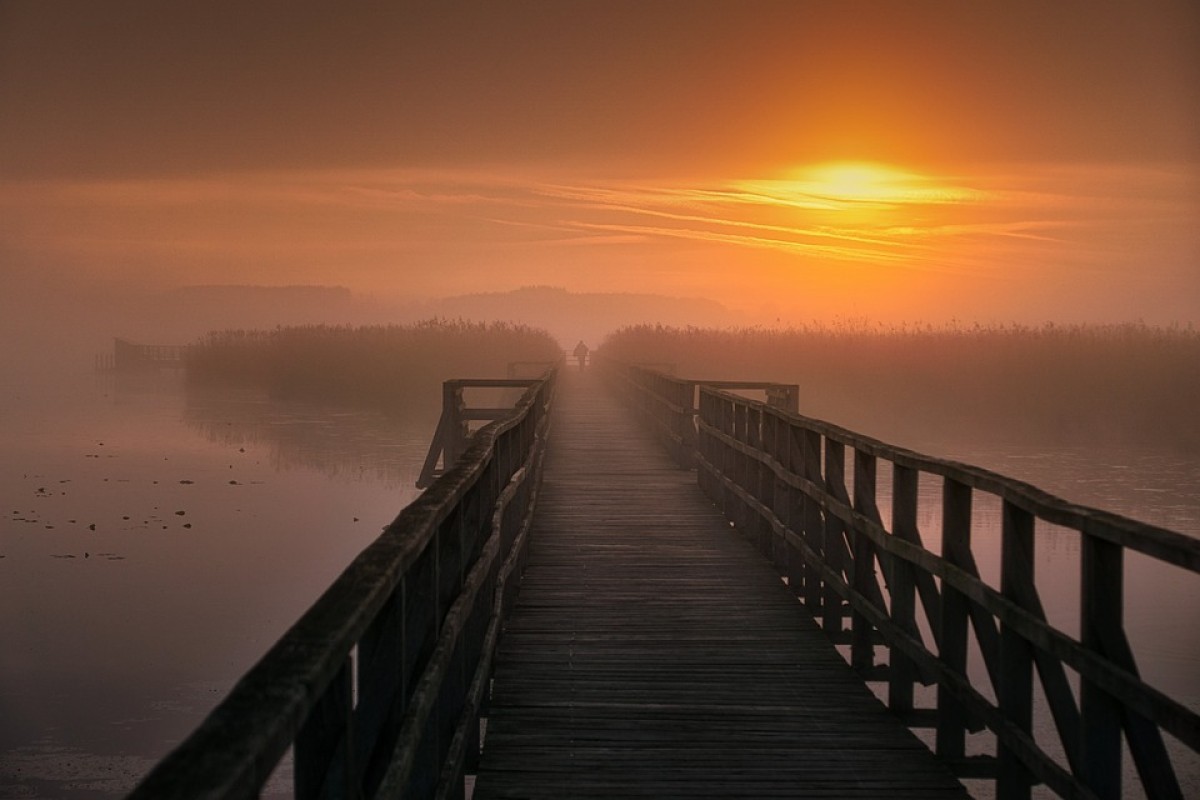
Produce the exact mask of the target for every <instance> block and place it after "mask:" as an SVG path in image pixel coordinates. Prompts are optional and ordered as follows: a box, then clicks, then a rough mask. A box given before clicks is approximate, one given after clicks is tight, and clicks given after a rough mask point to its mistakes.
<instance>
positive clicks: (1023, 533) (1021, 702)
mask: <svg viewBox="0 0 1200 800" xmlns="http://www.w3.org/2000/svg"><path fill="white" fill-rule="evenodd" d="M1001 513H1002V517H1001V530H1000V536H1001V539H1000V592H1001V594H1003V595H1004V596H1005V597H1007V598H1008V599H1009V600H1012V601H1013V602H1014V603H1016V604H1017V605H1021V604H1023V601H1024V598H1025V597H1027V596H1028V594H1029V592H1031V591H1033V585H1034V584H1033V515H1032V514H1030V513H1029V512H1028V511H1026V510H1024V509H1022V508H1019V507H1017V506H1015V505H1013V504H1012V503H1011V502H1009V501H1007V500H1005V501H1004V505H1003V510H1002V512H1001ZM997 693H998V694H999V698H998V700H999V703H1000V711H1001V713H1002V714H1003V715H1004V717H1005V718H1006V719H1007V720H1008V721H1009V722H1011V723H1012V724H1013V725H1015V726H1017V727H1018V728H1019V729H1020V730H1022V731H1024V732H1025V733H1027V734H1031V732H1032V730H1033V647H1032V646H1031V645H1030V644H1029V642H1028V641H1026V640H1025V638H1024V637H1022V636H1021V635H1020V634H1019V633H1017V632H1016V631H1014V630H1013V629H1012V628H1011V627H1009V626H1008V625H1005V624H1003V623H1001V625H1000V686H999V687H998V692H997ZM996 755H997V758H998V760H999V764H998V767H999V771H998V774H997V776H996V798H997V800H1028V798H1029V795H1030V789H1031V787H1032V785H1033V780H1032V777H1031V776H1030V773H1029V770H1028V769H1026V768H1025V765H1024V764H1023V763H1021V760H1020V759H1019V758H1017V756H1016V754H1015V753H1013V751H1012V750H1011V749H1009V748H1008V747H1005V745H1004V743H1003V741H1001V742H999V743H998V744H997V754H996Z"/></svg>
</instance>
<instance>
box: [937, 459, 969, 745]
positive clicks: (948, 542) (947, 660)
mask: <svg viewBox="0 0 1200 800" xmlns="http://www.w3.org/2000/svg"><path fill="white" fill-rule="evenodd" d="M970 547H971V487H970V486H968V485H967V484H965V483H960V482H959V481H956V480H954V479H953V478H946V480H945V483H944V484H943V486H942V557H943V558H945V559H946V560H947V561H949V562H950V563H951V564H954V565H955V566H961V564H962V561H963V555H964V554H968V555H969V553H970ZM968 603H969V601H968V600H967V598H966V597H964V596H963V594H962V592H960V591H958V590H957V589H954V588H953V587H951V586H948V585H946V584H944V583H943V584H942V632H941V636H940V637H939V639H938V645H939V647H938V651H939V652H938V657H939V659H940V660H941V662H942V663H943V664H945V665H946V666H947V667H949V668H950V669H951V670H953V671H954V672H955V673H957V674H959V675H963V676H965V675H966V674H967V636H968V628H967V626H968V619H969V616H970V607H969V606H968ZM937 707H938V718H937V754H938V755H939V756H941V757H942V758H947V759H951V760H957V759H961V758H963V756H964V755H965V754H966V729H967V711H966V709H965V708H964V707H963V705H962V704H961V703H960V702H959V701H958V700H957V699H955V697H954V695H953V694H952V693H951V692H950V690H949V689H947V688H946V686H945V684H943V683H939V684H938V690H937Z"/></svg>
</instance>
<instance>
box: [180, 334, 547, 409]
mask: <svg viewBox="0 0 1200 800" xmlns="http://www.w3.org/2000/svg"><path fill="white" fill-rule="evenodd" d="M560 357H561V350H560V348H559V345H558V343H557V342H556V341H555V340H554V339H553V338H552V337H551V336H550V335H549V334H548V333H546V332H545V331H542V330H539V329H535V328H531V327H527V326H524V325H516V324H511V323H502V322H493V323H480V322H467V321H462V320H457V321H450V320H441V319H433V320H427V321H424V322H417V323H413V324H409V325H370V326H358V327H354V326H331V325H306V326H298V327H281V328H276V329H274V330H225V331H217V332H213V333H210V334H208V335H207V336H205V337H204V338H202V339H201V340H200V341H198V342H197V343H196V344H194V345H193V346H192V347H191V348H189V350H188V354H187V372H188V379H189V381H191V382H192V383H193V385H197V386H210V387H212V386H222V385H224V386H230V385H232V386H241V387H250V388H260V389H264V390H266V391H267V392H269V393H270V395H271V396H272V397H273V398H275V399H281V400H316V401H323V402H333V403H338V404H351V405H355V406H361V407H369V408H373V409H377V410H380V411H383V412H385V413H388V414H407V415H412V414H425V413H427V412H428V413H435V412H436V411H437V409H438V407H439V404H440V402H441V390H440V386H441V382H442V381H444V380H447V379H450V378H462V377H503V376H504V375H505V372H506V370H507V368H508V364H509V363H510V362H514V361H522V362H535V361H546V362H550V361H555V360H557V359H558V358H560Z"/></svg>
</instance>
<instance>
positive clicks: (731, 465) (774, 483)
mask: <svg viewBox="0 0 1200 800" xmlns="http://www.w3.org/2000/svg"><path fill="white" fill-rule="evenodd" d="M847 448H849V449H850V450H851V452H852V454H853V459H852V460H853V469H854V472H853V488H852V490H850V489H848V488H847V481H846V474H845V473H846V450H847ZM697 453H698V456H697V462H698V480H699V482H700V485H701V486H702V487H703V489H704V491H705V492H706V493H707V494H708V495H709V496H710V497H711V498H712V499H713V501H714V502H715V503H717V505H718V506H720V507H721V508H722V510H723V511H724V513H725V514H726V516H727V517H728V518H729V519H730V521H731V522H733V523H734V524H735V526H736V527H737V528H738V529H739V530H741V531H743V532H745V533H746V534H747V535H748V536H749V537H750V538H751V539H752V540H754V541H755V542H756V543H757V545H758V546H759V548H760V549H761V550H762V552H763V553H764V555H766V556H767V557H768V558H771V559H772V560H773V561H774V562H775V563H776V565H777V566H778V567H779V569H780V570H781V572H783V573H784V574H785V575H786V576H787V577H788V584H789V586H790V587H791V589H792V591H794V592H795V593H796V594H797V596H798V597H800V598H801V599H802V600H803V601H804V602H805V604H806V605H807V606H808V607H809V608H810V609H811V610H812V611H813V614H814V616H817V617H819V618H820V620H821V624H822V626H823V628H824V629H825V630H826V632H828V633H829V634H831V636H833V637H834V638H835V640H841V639H843V638H846V637H845V634H847V633H848V634H849V636H848V640H849V642H850V645H851V653H850V659H851V663H852V665H854V666H855V667H856V668H857V669H859V670H860V671H861V672H862V673H863V674H864V675H865V676H868V677H869V678H878V677H881V676H886V678H887V680H888V704H889V707H890V708H891V709H892V710H893V711H895V712H897V713H898V714H901V715H902V716H904V717H907V718H909V719H922V718H924V719H931V720H932V723H933V725H934V726H935V727H936V729H937V744H936V750H937V752H938V754H939V755H942V756H944V757H945V758H947V759H948V760H949V761H951V762H952V763H953V764H955V765H958V766H960V767H963V768H964V772H965V771H966V770H971V771H972V772H973V773H974V774H976V775H983V776H987V777H994V778H995V779H996V787H997V796H998V797H1001V798H1010V797H1020V798H1027V797H1029V796H1030V787H1031V786H1032V785H1033V784H1035V783H1039V782H1040V783H1045V784H1046V785H1047V786H1048V787H1049V788H1050V789H1051V790H1053V791H1055V792H1056V793H1058V794H1059V795H1061V796H1064V797H1099V798H1113V797H1119V796H1120V794H1121V748H1122V740H1123V739H1124V742H1125V743H1127V744H1128V745H1129V748H1130V750H1131V752H1132V754H1133V758H1134V762H1135V765H1136V767H1137V770H1138V774H1139V776H1140V778H1141V781H1142V785H1143V787H1144V788H1145V790H1146V791H1147V793H1148V794H1149V795H1150V796H1152V797H1181V796H1182V795H1181V791H1180V787H1179V783H1178V780H1177V778H1176V776H1175V772H1174V768H1173V765H1172V762H1171V759H1170V757H1169V755H1168V752H1167V750H1166V748H1165V746H1164V743H1163V738H1162V733H1161V732H1160V731H1167V732H1169V733H1171V734H1172V735H1174V736H1175V737H1176V738H1178V739H1179V740H1180V741H1181V742H1183V743H1184V744H1185V745H1187V746H1189V747H1191V748H1192V749H1193V750H1200V716H1198V715H1197V714H1196V712H1194V711H1192V710H1191V709H1189V708H1188V707H1186V706H1184V705H1183V704H1182V703H1180V702H1178V701H1176V700H1174V699H1173V698H1171V697H1168V696H1166V695H1165V694H1163V693H1162V692H1160V691H1158V690H1157V689H1155V688H1153V687H1151V686H1149V685H1148V684H1146V683H1145V682H1144V681H1142V680H1141V678H1140V677H1139V674H1138V670H1137V665H1136V662H1135V660H1134V655H1133V652H1132V649H1131V648H1130V645H1129V642H1128V640H1127V638H1126V635H1125V629H1124V623H1123V605H1122V596H1123V591H1122V582H1123V569H1122V564H1123V554H1124V551H1125V550H1134V551H1137V552H1140V553H1143V554H1145V555H1148V556H1150V557H1152V558H1155V559H1157V560H1158V561H1160V562H1162V563H1164V564H1169V565H1173V566H1176V567H1180V568H1183V569H1185V570H1188V571H1190V572H1192V573H1197V572H1200V540H1196V539H1193V538H1191V537H1187V536H1184V535H1182V534H1179V533H1177V532H1174V531H1170V530H1166V529H1163V528H1158V527H1155V526H1152V525H1146V524H1144V523H1140V522H1137V521H1135V520H1132V519H1128V518H1125V517H1122V516H1119V515H1116V514H1112V513H1109V512H1105V511H1100V510H1098V509H1092V508H1087V507H1084V506H1080V505H1076V504H1073V503H1069V502H1067V501H1065V500H1061V499H1059V498H1057V497H1055V496H1053V495H1051V494H1049V493H1047V492H1044V491H1042V490H1040V489H1038V488H1036V487H1034V486H1031V485H1029V484H1026V483H1023V482H1021V481H1017V480H1014V479H1011V478H1008V477H1005V476H1003V475H998V474H996V473H993V472H990V471H988V470H984V469H980V468H978V467H973V466H969V465H965V464H960V463H957V462H954V461H947V460H944V459H937V458H933V457H930V456H924V455H921V454H919V453H915V452H913V451H910V450H906V449H903V448H899V447H894V446H892V445H888V444H885V443H883V442H880V441H878V440H875V439H872V438H870V437H866V436H862V435H860V434H857V433H854V432H852V431H849V430H846V429H844V428H840V427H838V426H836V425H831V424H829V423H826V422H822V421H819V420H814V419H811V418H808V417H804V416H801V415H800V414H798V413H794V412H790V411H785V410H782V409H779V408H773V407H770V406H768V405H766V404H764V403H761V402H757V401H754V400H749V399H746V398H744V397H740V396H738V395H735V394H733V393H731V392H728V391H723V390H721V389H718V388H712V387H709V386H701V387H700V402H699V421H698V439H697ZM879 460H884V461H888V462H891V464H892V473H893V489H892V503H893V505H892V515H891V516H892V521H891V528H890V530H889V529H888V528H887V527H885V525H884V523H883V520H882V515H881V514H880V512H879V509H878V507H877V505H876V474H877V468H878V461H879ZM921 473H925V474H930V475H935V476H938V477H940V478H942V479H943V490H942V520H943V521H942V551H941V553H940V554H938V553H934V552H932V551H930V550H928V549H926V548H925V547H924V546H923V545H922V541H921V536H920V532H919V530H918V528H917V503H918V481H919V476H920V474H921ZM974 492H985V493H988V494H991V495H994V496H996V497H997V498H999V500H1000V503H1001V509H1002V525H1001V531H1000V535H1001V579H1000V584H1001V585H1000V587H999V589H996V588H993V587H991V586H989V585H988V584H987V583H985V582H984V581H983V580H982V579H981V578H980V576H979V571H978V568H977V566H976V563H975V557H974V555H973V553H972V549H971V533H972V521H971V508H972V495H973V493H974ZM851 494H852V495H853V496H851ZM1039 521H1040V522H1042V523H1052V524H1054V525H1059V526H1063V527H1066V528H1070V529H1074V530H1075V531H1077V532H1078V533H1079V535H1080V543H1081V553H1082V570H1083V572H1082V577H1083V581H1082V586H1081V600H1080V603H1081V613H1082V615H1083V617H1082V624H1081V632H1082V633H1081V636H1080V638H1079V640H1077V639H1076V638H1074V637H1072V636H1070V635H1068V634H1066V633H1064V632H1062V631H1060V630H1058V629H1057V628H1055V627H1054V626H1053V625H1051V624H1050V623H1049V622H1048V621H1047V619H1046V615H1045V612H1044V609H1043V608H1042V603H1041V600H1040V598H1039V595H1038V591H1037V588H1036V586H1035V585H1034V581H1033V535H1034V529H1035V524H1036V523H1037V522H1039ZM877 565H878V568H879V570H880V571H881V572H882V575H883V578H884V581H883V583H882V585H881V583H880V582H879V580H878V578H877V576H876V567H877ZM918 599H919V601H920V602H919V604H918V602H917V601H918ZM847 607H848V609H849V611H850V616H851V629H850V630H849V631H846V632H843V630H842V625H843V620H844V610H845V609H846V608H847ZM919 612H921V613H919ZM922 613H923V617H922V616H921V614H922ZM921 623H923V625H922V624H921ZM923 629H924V630H927V631H928V632H929V634H928V635H929V637H930V638H931V639H932V643H931V645H928V646H927V645H926V643H925V640H924V639H925V635H924V634H923V633H922V630H923ZM971 632H974V639H975V642H976V644H977V645H978V648H979V651H980V652H981V654H982V656H983V659H984V666H985V668H986V670H987V673H988V677H989V681H990V683H991V686H990V687H989V688H990V689H991V690H992V691H993V692H994V695H995V697H996V698H998V699H997V700H995V701H993V700H991V699H989V697H988V696H987V694H986V692H985V691H984V690H982V689H981V688H979V687H976V686H975V685H973V684H972V682H971V680H970V678H969V677H968V673H967V650H968V643H969V639H970V634H971ZM877 640H882V642H883V644H884V645H885V646H886V647H887V648H888V649H889V650H890V658H889V662H890V666H889V667H887V668H885V669H883V670H881V669H880V668H879V667H877V666H876V665H875V663H874V659H875V642H876V641H877ZM1035 667H1036V672H1037V675H1038V677H1039V678H1040V680H1041V684H1042V688H1043V690H1044V694H1045V697H1046V700H1047V703H1048V705H1049V710H1050V712H1051V715H1052V717H1053V720H1054V723H1055V727H1056V729H1057V732H1058V734H1059V739H1058V744H1059V745H1060V746H1061V748H1062V750H1063V752H1064V753H1065V755H1066V759H1067V765H1066V766H1065V767H1064V766H1063V765H1061V764H1060V763H1059V762H1058V761H1056V760H1055V759H1054V758H1053V757H1052V756H1051V755H1049V754H1048V753H1047V752H1046V751H1045V750H1044V749H1043V747H1042V746H1041V745H1040V744H1039V743H1038V742H1037V741H1036V740H1035V739H1034V736H1033V732H1032V724H1031V723H1032V714H1033V712H1032V708H1033V688H1034V683H1033V681H1034V679H1033V675H1034V669H1035ZM1064 667H1069V668H1071V669H1072V670H1074V671H1075V672H1077V673H1078V675H1079V677H1080V683H1081V690H1080V700H1079V702H1078V703H1076V701H1075V697H1074V694H1073V692H1072V690H1071V687H1070V684H1069V683H1068V679H1067V675H1066V671H1065V669H1064ZM916 682H921V683H925V684H929V683H936V685H937V696H936V705H935V706H934V707H933V708H932V709H919V708H917V707H916V705H915V702H914V692H913V686H914V683H916ZM985 726H986V727H987V728H988V729H989V730H990V731H991V732H992V733H993V734H994V735H995V737H996V742H997V751H998V755H997V757H996V759H995V760H994V761H992V760H989V759H987V758H978V757H976V758H974V759H967V758H965V733H966V731H967V730H978V729H981V728H982V727H985Z"/></svg>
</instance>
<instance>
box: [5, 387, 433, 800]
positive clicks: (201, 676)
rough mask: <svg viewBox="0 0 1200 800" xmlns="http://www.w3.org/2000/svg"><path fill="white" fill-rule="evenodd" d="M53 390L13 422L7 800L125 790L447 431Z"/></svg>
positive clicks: (317, 413)
mask: <svg viewBox="0 0 1200 800" xmlns="http://www.w3.org/2000/svg"><path fill="white" fill-rule="evenodd" d="M57 388H58V391H57V392H55V394H54V396H53V397H48V396H35V395H34V394H33V393H32V390H31V388H30V387H21V388H20V389H18V388H13V389H11V390H8V391H9V392H10V393H9V394H8V395H6V397H5V398H4V408H3V409H2V410H3V413H2V414H0V441H2V442H3V443H4V450H5V453H4V459H3V463H2V465H0V503H2V504H3V505H2V512H3V516H2V517H0V642H2V643H3V644H2V646H0V797H2V798H32V797H64V796H72V797H93V796H94V797H111V796H119V795H122V794H124V793H126V792H127V791H128V790H129V789H130V788H132V786H133V784H134V783H135V782H136V780H137V779H138V778H139V777H140V776H142V775H143V774H144V773H145V772H146V771H147V770H148V769H149V767H150V766H151V765H152V764H153V763H154V761H156V760H157V759H158V758H160V757H161V756H162V755H164V754H165V753H166V752H167V751H169V750H170V749H171V748H172V747H173V746H174V745H175V744H177V743H178V742H179V741H180V739H181V738H182V737H183V736H184V735H186V734H187V733H188V732H189V731H190V730H191V729H192V728H194V727H195V726H196V725H197V724H198V723H199V722H200V721H201V720H202V719H203V717H204V715H205V714H206V713H207V712H208V711H209V710H210V709H211V708H212V707H213V705H215V703H216V702H217V701H218V700H219V699H220V698H221V697H222V696H223V694H224V693H225V692H226V691H227V690H228V689H229V688H230V686H232V684H233V682H234V681H235V680H236V679H237V678H238V677H239V676H240V675H241V674H242V673H243V672H245V670H246V669H248V668H249V667H250V666H251V665H252V664H253V663H254V662H255V661H256V660H257V659H258V657H259V656H261V655H262V654H263V653H264V652H265V650H266V649H267V648H268V647H269V646H270V645H271V644H272V643H273V642H274V641H275V640H276V639H277V638H278V636H279V635H280V634H281V633H282V632H283V631H284V630H285V629H286V628H287V627H288V626H289V625H290V624H291V623H292V622H293V621H294V620H295V619H296V617H298V616H299V615H300V614H301V613H302V612H303V611H304V610H305V609H306V608H307V607H308V606H309V605H310V604H311V603H312V602H313V601H314V600H315V599H316V597H317V596H318V594H319V593H320V591H321V590H323V589H324V588H325V587H326V586H327V585H328V584H329V583H330V582H331V581H332V580H333V579H334V578H336V577H337V575H338V574H339V573H340V571H341V570H342V568H343V567H345V565H346V564H347V563H348V562H349V561H350V560H351V559H352V558H353V557H354V555H356V554H357V553H358V552H359V551H360V550H361V549H362V548H363V547H364V546H365V545H366V544H367V543H368V542H369V541H370V540H371V539H373V538H374V537H375V535H376V534H377V533H378V532H379V530H380V528H382V527H383V526H384V525H386V524H387V523H388V522H390V521H391V519H392V518H393V517H394V516H395V515H396V512H397V511H398V510H399V509H400V508H402V507H403V506H404V505H405V504H406V503H408V502H409V501H411V500H412V499H413V498H414V497H415V496H416V490H415V489H413V488H412V487H413V485H414V482H415V480H416V476H417V471H418V470H419V467H420V464H421V461H422V460H423V458H424V455H425V448H426V446H427V444H428V437H429V435H430V433H431V430H432V426H431V425H430V424H420V425H417V424H414V425H411V426H407V427H406V426H403V425H400V424H398V423H397V422H396V421H394V420H388V419H384V418H381V417H379V416H377V415H374V414H370V413H365V412H355V411H342V412H329V411H327V410H321V409H317V408H306V407H303V406H279V405H276V404H272V403H270V402H268V401H267V400H265V399H264V398H262V397H258V396H255V395H253V394H244V395H228V394H227V395H225V396H223V397H203V396H195V395H188V394H187V393H186V392H184V391H183V387H182V384H181V382H180V380H179V378H178V377H177V376H172V375H167V374H164V375H161V376H142V378H141V379H139V380H121V381H117V380H114V379H113V378H112V377H92V376H88V378H87V379H86V380H81V381H78V382H68V383H65V384H62V385H59V386H58V387H57ZM23 392H30V393H29V394H23ZM31 400H37V402H30V401H31ZM434 402H435V403H436V398H435V399H434Z"/></svg>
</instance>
